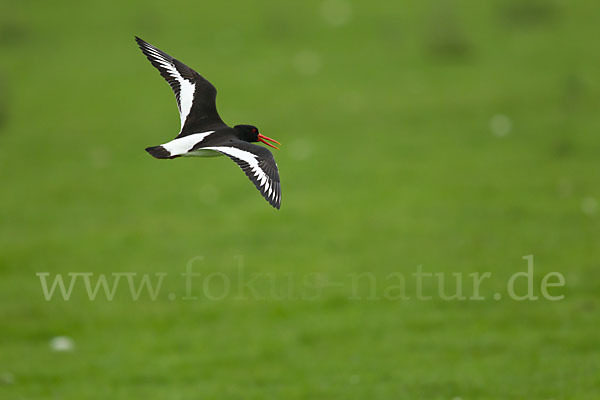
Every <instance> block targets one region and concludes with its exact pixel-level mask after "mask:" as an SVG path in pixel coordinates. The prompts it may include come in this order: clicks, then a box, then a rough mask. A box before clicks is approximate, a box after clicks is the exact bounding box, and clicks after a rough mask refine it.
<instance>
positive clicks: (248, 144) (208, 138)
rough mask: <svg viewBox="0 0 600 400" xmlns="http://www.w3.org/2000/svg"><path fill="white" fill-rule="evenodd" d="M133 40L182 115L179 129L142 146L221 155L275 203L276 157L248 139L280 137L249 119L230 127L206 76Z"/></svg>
mask: <svg viewBox="0 0 600 400" xmlns="http://www.w3.org/2000/svg"><path fill="white" fill-rule="evenodd" d="M136 41H137V43H138V45H139V47H140V49H141V50H142V52H143V53H144V54H145V55H146V57H147V58H148V60H150V62H151V63H152V65H154V67H156V68H157V69H158V71H159V72H160V74H161V75H162V76H163V78H165V80H166V81H167V82H168V83H169V85H170V86H171V89H173V92H174V93H175V97H176V99H177V106H178V108H179V114H180V117H181V130H180V131H179V134H178V135H177V137H176V138H175V139H173V140H171V141H169V142H167V143H164V144H161V145H159V146H152V147H148V148H146V151H147V152H148V153H150V154H151V155H152V156H153V157H155V158H161V159H173V158H178V157H215V156H220V155H226V156H228V157H229V158H231V159H232V160H233V161H235V162H236V163H237V164H238V165H239V166H240V167H241V168H242V170H243V171H244V172H245V173H246V175H247V176H248V178H250V180H251V181H252V182H253V183H254V184H255V186H256V188H257V189H258V190H259V191H260V192H261V194H262V195H263V196H264V198H265V199H267V201H268V202H269V203H270V204H271V205H272V206H273V207H275V208H280V206H281V185H280V183H279V171H278V168H277V164H276V163H275V159H274V158H273V155H272V154H271V152H270V151H269V150H268V149H266V148H264V147H261V146H257V145H255V144H252V143H253V142H258V141H261V142H263V143H265V144H267V145H269V146H271V147H274V148H277V147H275V146H273V145H272V144H270V143H268V142H267V140H268V141H271V142H275V143H279V142H277V141H276V140H273V139H270V138H268V137H266V136H263V135H261V134H260V133H259V132H258V128H256V127H255V126H253V125H236V126H234V127H233V128H231V127H229V126H228V125H227V124H225V123H224V122H223V120H222V119H221V117H220V116H219V114H218V112H217V107H216V102H215V99H216V96H217V91H216V89H215V87H214V86H213V85H212V84H211V83H210V82H209V81H207V80H206V79H204V78H203V77H202V76H201V75H200V74H198V73H197V72H196V71H194V70H193V69H191V68H189V67H188V66H186V65H185V64H183V63H181V62H180V61H178V60H176V59H174V58H173V57H171V56H169V55H168V54H166V53H164V52H162V51H161V50H159V49H157V48H156V47H154V46H152V45H150V44H149V43H146V42H144V41H143V40H142V39H140V38H138V37H136Z"/></svg>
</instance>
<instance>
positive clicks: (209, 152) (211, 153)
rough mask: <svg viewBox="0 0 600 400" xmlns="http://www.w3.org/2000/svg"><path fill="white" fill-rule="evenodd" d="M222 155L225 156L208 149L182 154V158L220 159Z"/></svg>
mask: <svg viewBox="0 0 600 400" xmlns="http://www.w3.org/2000/svg"><path fill="white" fill-rule="evenodd" d="M222 155H223V154H221V153H219V152H218V151H214V150H207V149H198V150H194V151H190V152H189V153H185V154H182V155H181V156H182V157H219V156H222Z"/></svg>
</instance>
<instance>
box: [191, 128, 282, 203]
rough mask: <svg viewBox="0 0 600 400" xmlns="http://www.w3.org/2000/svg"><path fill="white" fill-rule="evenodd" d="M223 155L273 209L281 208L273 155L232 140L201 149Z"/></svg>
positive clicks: (263, 149) (264, 150) (278, 183)
mask: <svg viewBox="0 0 600 400" xmlns="http://www.w3.org/2000/svg"><path fill="white" fill-rule="evenodd" d="M202 149H207V150H214V151H218V152H219V153H222V154H225V155H226V156H228V157H229V158H231V159H232V160H233V161H235V162H236V163H237V165H239V166H240V168H242V170H243V171H244V172H245V173H246V175H247V176H248V178H250V180H251V181H252V182H253V183H254V185H255V186H256V188H257V189H258V190H259V191H260V193H261V194H262V195H263V197H264V198H265V199H266V200H267V201H268V202H269V204H271V205H272V206H273V207H275V208H277V209H279V208H280V207H281V184H280V182H279V170H278V169H277V163H275V159H274V158H273V154H271V152H270V151H269V150H267V149H265V148H264V147H261V146H257V145H255V144H251V143H248V142H244V141H238V140H234V141H231V142H230V143H229V144H228V145H223V146H209V147H202Z"/></svg>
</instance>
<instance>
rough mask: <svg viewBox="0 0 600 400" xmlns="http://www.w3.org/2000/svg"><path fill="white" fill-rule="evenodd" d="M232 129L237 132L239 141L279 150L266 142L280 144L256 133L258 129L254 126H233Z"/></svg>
mask: <svg viewBox="0 0 600 400" xmlns="http://www.w3.org/2000/svg"><path fill="white" fill-rule="evenodd" d="M234 128H235V130H237V131H238V133H239V134H238V136H239V138H240V139H241V140H244V141H246V142H263V143H264V144H266V145H267V146H271V147H273V148H274V149H278V150H279V147H276V146H273V145H272V144H271V143H269V142H267V140H269V141H271V142H273V143H277V144H281V143H279V142H278V141H277V140H275V139H271V138H270V137H266V136H264V135H261V134H260V132H258V128H257V127H255V126H254V125H236V126H234Z"/></svg>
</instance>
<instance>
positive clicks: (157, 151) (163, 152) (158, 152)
mask: <svg viewBox="0 0 600 400" xmlns="http://www.w3.org/2000/svg"><path fill="white" fill-rule="evenodd" d="M146 151H147V152H148V153H150V155H151V156H152V157H154V158H172V157H171V153H170V152H169V150H167V149H165V148H164V147H162V146H154V147H146Z"/></svg>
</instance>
